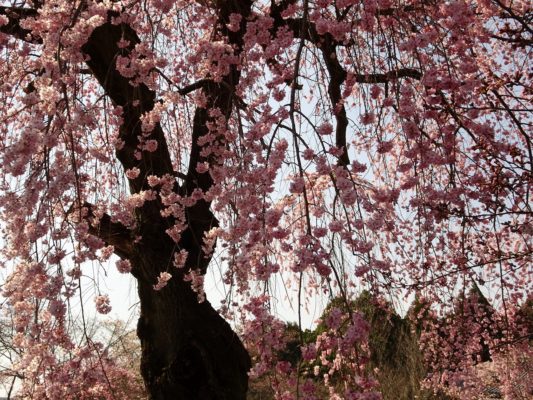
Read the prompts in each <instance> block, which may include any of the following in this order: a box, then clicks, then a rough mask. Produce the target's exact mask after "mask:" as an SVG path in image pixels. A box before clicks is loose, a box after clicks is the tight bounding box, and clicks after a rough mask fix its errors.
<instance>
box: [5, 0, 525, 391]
mask: <svg viewBox="0 0 533 400" xmlns="http://www.w3.org/2000/svg"><path fill="white" fill-rule="evenodd" d="M532 19H533V11H532V9H531V5H530V3H529V2H528V1H521V0H516V1H508V0H456V1H445V2H441V1H437V0H405V1H404V0H336V1H327V0H273V1H271V2H268V1H252V0H198V1H188V0H177V1H172V0H11V1H3V2H1V6H0V32H1V33H0V46H1V50H2V55H1V61H0V76H1V81H0V95H1V100H2V101H1V105H0V119H1V121H2V124H1V126H0V158H1V163H2V168H1V175H0V176H1V181H0V185H1V188H0V192H1V194H0V209H1V218H2V221H3V225H2V228H3V239H4V241H3V242H2V250H1V254H2V262H3V265H4V268H5V269H6V270H8V271H9V277H8V278H7V279H6V281H5V282H4V283H3V284H2V295H3V296H4V297H5V298H6V299H7V304H9V307H10V308H11V309H12V310H13V329H14V331H15V332H16V333H15V334H14V337H13V341H12V343H13V346H14V347H15V348H16V350H17V354H19V357H18V359H17V361H16V363H15V365H14V366H13V368H14V370H16V371H17V373H18V374H19V376H21V377H23V379H22V383H21V387H20V388H19V390H18V392H19V393H18V395H19V396H20V397H21V398H32V399H73V398H76V399H82V398H87V399H89V398H109V399H112V398H121V396H122V395H121V394H120V393H117V392H116V385H114V384H113V380H114V377H115V378H116V379H119V378H117V376H118V374H119V370H118V369H117V368H116V367H115V365H116V364H114V363H113V357H112V354H106V353H105V351H103V348H102V346H101V345H100V344H98V343H96V342H95V341H93V340H91V339H90V337H88V335H86V337H85V340H84V341H82V342H79V341H77V340H74V336H73V334H72V332H71V328H72V324H71V323H70V322H69V321H70V318H71V310H72V308H73V306H72V304H73V303H74V301H75V299H79V298H82V299H83V296H82V294H83V293H84V284H83V280H82V278H84V277H87V276H90V275H91V270H92V269H91V267H90V266H91V265H101V268H102V269H103V270H105V268H107V263H109V262H115V261H116V268H117V269H118V271H120V272H121V273H124V274H131V275H132V276H133V277H134V278H135V279H136V282H137V285H138V293H139V300H140V318H139V321H138V327H137V334H138V336H139V339H140V341H141V347H142V357H141V358H142V360H141V371H142V376H143V379H144V382H145V385H146V388H147V391H148V392H149V393H150V396H151V398H153V399H244V398H245V397H246V391H247V386H248V379H249V378H251V379H254V378H257V377H261V376H264V375H268V376H269V379H270V382H271V386H272V389H273V391H274V392H275V393H276V396H277V398H280V399H293V398H300V399H303V398H305V399H314V398H317V396H318V395H317V393H323V392H324V393H328V396H329V397H330V398H331V399H340V398H345V399H374V398H379V396H380V395H379V393H378V392H379V387H378V386H377V381H376V379H374V376H373V374H374V372H373V371H371V370H370V369H369V368H368V365H367V361H368V345H367V341H368V323H367V322H366V321H365V320H364V318H363V316H362V314H361V313H359V312H357V311H356V310H354V309H352V308H351V307H350V304H351V299H353V298H355V297H356V296H357V294H358V293H360V292H361V291H362V290H363V289H366V290H369V291H371V292H372V293H373V295H374V296H375V297H376V299H377V301H379V299H380V298H382V299H385V298H388V299H394V300H395V301H396V302H398V301H400V303H401V302H403V303H406V302H409V301H411V300H412V299H413V297H414V295H416V296H417V298H420V299H424V305H425V306H424V313H425V315H433V316H434V317H431V318H430V320H435V321H437V320H442V319H439V318H438V315H449V314H447V313H449V312H451V311H457V310H451V309H454V308H456V307H459V306H458V305H457V302H456V301H453V299H455V298H458V297H457V295H458V294H459V293H461V292H464V291H468V290H469V288H471V287H472V285H473V284H475V285H477V286H479V288H480V291H482V292H483V293H484V294H485V295H486V297H487V299H488V301H489V302H490V303H491V307H492V308H491V309H492V310H493V311H491V321H492V322H493V323H495V324H496V323H497V324H498V331H499V332H501V334H500V335H499V336H498V337H493V338H488V337H486V336H487V335H488V333H486V332H485V331H483V330H482V329H481V328H482V327H483V326H485V325H486V324H481V323H479V324H477V325H476V330H475V331H474V332H473V334H476V335H481V336H483V335H484V337H483V341H480V340H466V339H465V340H463V339H461V338H460V337H459V339H460V340H454V341H447V342H446V343H447V346H450V347H449V351H450V352H451V351H455V349H454V346H458V347H460V348H459V349H458V350H457V352H456V353H455V354H457V355H464V356H463V357H462V358H460V359H459V360H457V358H454V362H453V363H449V362H448V361H446V360H445V362H444V363H443V364H442V365H441V366H439V365H437V364H439V363H440V362H441V360H439V359H438V358H437V357H433V354H436V353H437V352H436V351H433V352H432V351H428V353H427V354H428V357H427V359H428V362H431V363H432V364H436V365H434V366H433V368H431V369H430V370H431V371H436V372H435V373H434V374H433V375H432V376H431V377H429V379H428V382H430V383H431V384H434V385H437V386H438V385H440V386H442V387H443V388H444V389H446V388H450V390H451V388H452V387H454V388H459V389H460V388H461V385H464V384H465V382H469V380H468V379H467V375H468V374H469V371H470V369H471V368H470V366H472V365H475V363H476V362H477V360H476V357H472V355H475V354H477V353H478V352H479V348H478V347H479V345H480V343H483V344H484V345H485V346H486V347H487V346H488V347H487V348H484V349H483V351H484V352H485V351H486V352H487V353H488V354H489V357H491V359H495V358H497V359H498V360H505V359H506V357H505V354H517V350H516V349H518V348H520V346H522V347H523V346H526V347H527V346H528V340H529V338H530V334H531V333H530V332H528V330H527V323H524V321H523V319H521V318H520V313H519V312H518V310H519V309H520V307H521V305H522V304H523V303H524V302H525V301H526V293H527V291H528V290H531V286H532V284H531V272H532V271H531V254H532V244H533V243H532V238H531V237H532V234H533V229H532V226H533V224H532V221H531V215H532V210H531V201H530V196H531V183H532V171H533V150H532V143H531V136H530V133H531V123H532V118H531V115H532V114H531V111H532V109H533V107H532V102H531V100H532V98H531V96H532V93H531V87H532V86H531V85H532V82H531V76H532V75H531V46H532V43H533V24H532ZM113 255H115V256H117V257H118V258H114V256H113ZM215 263H217V265H218V266H219V268H218V270H217V268H216V265H215ZM208 271H215V272H213V273H214V274H215V273H218V275H217V276H218V279H219V285H220V286H221V287H222V288H223V290H224V291H225V293H226V298H225V299H224V301H223V302H222V304H221V307H220V308H218V309H215V308H214V307H213V306H212V305H211V303H210V302H209V296H210V294H209V293H205V292H204V277H205V276H206V273H207V272H208ZM95 282H96V280H95ZM280 288H281V289H280ZM95 290H96V296H95V299H94V303H90V304H87V303H86V302H84V301H81V307H82V310H83V309H84V308H88V307H95V308H96V310H97V311H98V312H100V313H108V312H109V311H110V309H111V307H112V304H111V303H110V299H109V297H108V295H107V294H106V293H105V291H103V289H102V290H100V288H99V287H98V286H96V289H95ZM80 296H81V297H80ZM320 296H322V297H325V298H328V297H329V298H338V297H340V298H342V299H344V300H345V303H346V307H339V308H335V309H334V310H331V312H330V313H329V314H328V315H329V316H328V318H327V321H324V322H323V324H324V326H325V327H326V328H327V329H326V330H325V331H324V332H323V333H321V335H319V336H318V337H317V338H316V341H314V342H313V343H306V342H305V340H304V338H303V337H301V338H300V342H301V343H300V345H301V346H300V347H301V354H302V360H301V361H300V362H297V363H290V362H287V361H282V360H281V361H280V360H279V359H278V355H279V352H280V350H281V349H282V348H283V346H284V334H283V332H284V329H283V327H284V324H283V323H282V322H281V321H280V319H279V316H278V315H276V313H275V306H276V304H277V303H279V302H284V301H286V302H287V303H290V304H291V305H292V307H293V308H294V310H295V312H296V315H297V316H298V317H297V318H298V323H299V325H300V327H301V325H302V315H303V314H304V313H305V310H306V307H309V306H310V303H311V302H312V301H313V299H315V298H318V297H320ZM466 298H467V296H463V299H466ZM461 307H463V306H461ZM461 307H459V308H460V309H461ZM463 308H464V309H468V310H476V309H478V308H479V307H478V308H475V307H469V306H468V307H466V308H465V307H463ZM472 312H474V311H472ZM422 314H423V313H422ZM459 314H460V313H455V315H459ZM467 318H468V321H472V320H476V319H475V318H474V316H472V315H471V313H470V311H469V315H468V317H467ZM479 318H483V315H480V316H479ZM228 320H230V321H233V326H238V327H239V335H237V334H236V333H235V331H234V330H233V328H232V325H230V324H229V323H228V322H227V321H228ZM476 321H477V320H476ZM492 322H491V323H492ZM458 327H461V328H460V329H459V328H458ZM463 327H464V325H461V323H460V322H459V321H458V320H457V319H455V320H454V324H453V326H451V328H452V329H453V332H450V333H443V334H439V332H440V331H439V329H441V328H440V327H439V328H438V329H437V328H435V329H426V330H425V331H424V343H426V344H427V346H428V347H427V348H429V349H431V348H432V347H431V346H432V343H433V346H436V345H437V344H438V343H442V341H443V340H444V339H443V338H457V337H458V336H457V333H458V332H459V333H460V334H461V335H465V334H466V332H465V331H464V329H463ZM478 328H479V329H478ZM442 329H446V326H444V327H442ZM459 336H460V335H459ZM243 343H244V344H246V346H248V347H250V348H252V347H253V348H254V349H255V351H254V354H257V357H255V358H254V359H253V360H251V359H250V357H249V355H248V353H247V351H246V348H245V345H244V344H243ZM433 348H434V347H433ZM495 355H498V356H497V357H494V356H495ZM252 361H253V362H252ZM302 362H307V363H311V364H312V363H314V365H315V366H316V367H315V368H310V369H309V368H308V369H305V371H304V369H302V368H301V363H302ZM499 362H500V363H501V362H503V361H499ZM515 364H516V363H515ZM499 368H501V370H505V369H504V368H503V367H499ZM450 369H453V370H452V371H450ZM437 372H438V373H437ZM450 377H452V378H450ZM513 379H515V380H516V376H514V377H513ZM502 380H504V378H503V377H502ZM319 386H320V387H322V388H321V389H320V390H317V388H318V387H319ZM454 390H455V389H454Z"/></svg>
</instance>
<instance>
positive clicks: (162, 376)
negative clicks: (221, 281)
mask: <svg viewBox="0 0 533 400" xmlns="http://www.w3.org/2000/svg"><path fill="white" fill-rule="evenodd" d="M154 261H155V262H157V261H156V260H154ZM139 296H140V299H141V316H140V318H139V324H138V327H137V333H138V335H139V338H140V340H141V346H142V361H141V372H142V375H143V378H144V381H145V383H146V386H147V389H148V391H149V393H150V397H151V398H152V399H154V400H168V399H184V400H185V399H187V400H193V399H202V400H203V399H205V400H208V399H209V400H210V399H213V400H214V399H221V400H222V399H228V400H230V399H231V400H233V399H235V400H238V399H245V398H246V391H247V386H248V376H247V372H248V370H249V368H250V358H249V356H248V353H247V352H246V350H245V349H244V347H243V345H242V343H241V341H240V340H239V338H238V337H237V335H236V334H235V333H234V332H233V330H232V329H231V327H230V326H229V324H228V323H227V322H226V321H225V320H224V319H223V318H222V317H220V315H219V314H218V313H217V312H216V311H215V310H214V309H213V307H212V306H211V304H209V302H208V301H204V302H202V303H199V302H198V300H197V296H196V293H194V292H193V291H192V290H191V289H190V287H189V285H188V284H187V283H186V282H183V281H180V280H177V279H172V280H171V281H170V282H169V284H168V286H166V287H165V288H163V289H162V290H160V291H154V289H153V287H152V286H151V285H147V284H145V283H141V282H140V283H139Z"/></svg>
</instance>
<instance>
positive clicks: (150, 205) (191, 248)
mask: <svg viewBox="0 0 533 400" xmlns="http://www.w3.org/2000/svg"><path fill="white" fill-rule="evenodd" d="M219 6H220V8H219V9H218V12H219V21H218V22H217V24H216V26H215V27H214V30H215V33H216V35H219V36H220V37H221V38H223V37H225V38H227V40H228V41H229V42H230V43H232V44H233V45H234V46H235V52H236V54H238V53H239V52H240V50H241V49H242V45H243V44H242V36H243V34H244V31H245V22H246V19H245V18H244V17H246V16H247V15H249V14H250V10H251V3H250V2H249V0H242V1H236V2H233V1H232V2H221V4H220V5H219ZM232 13H240V14H241V15H242V16H243V21H242V22H241V27H240V30H239V32H230V31H228V30H227V27H226V26H227V23H228V22H229V16H230V15H231V14H232ZM112 16H113V15H112V14H110V18H111V17H112ZM120 39H127V41H128V42H129V46H128V47H127V48H126V49H119V48H118V46H117V42H118V41H119V40H120ZM138 43H140V38H139V37H138V36H137V34H136V32H135V31H134V30H133V29H132V28H131V27H130V26H129V25H126V24H120V25H115V24H113V23H111V22H110V21H108V22H107V23H105V24H103V25H102V26H100V27H98V28H96V29H95V30H94V31H93V33H92V34H91V37H90V38H89V40H88V42H87V43H86V44H85V45H84V46H83V49H82V50H83V51H84V53H85V54H86V55H87V56H88V60H87V65H88V66H89V67H90V69H91V71H92V72H93V74H94V76H95V77H96V79H97V80H98V81H99V82H100V84H101V85H102V87H103V88H104V89H105V90H106V93H107V94H108V95H109V97H110V98H111V99H112V100H113V102H114V104H115V105H117V106H121V107H122V117H123V120H124V122H123V124H122V126H121V127H120V138H121V140H122V141H123V143H124V145H123V146H122V147H121V149H119V150H117V158H118V160H119V161H120V162H121V164H122V165H123V167H124V169H129V168H133V167H135V168H139V169H140V174H139V176H138V177H137V178H135V179H131V180H130V181H129V184H130V191H131V193H139V192H141V191H142V190H156V191H157V190H158V189H157V188H152V187H151V186H150V185H148V182H147V180H146V178H147V177H148V176H149V175H155V176H158V177H163V176H168V175H170V176H173V175H174V174H175V172H174V170H173V165H172V161H171V156H170V153H169V150H168V147H167V143H166V140H165V135H164V133H163V130H162V128H161V126H160V125H159V124H156V126H155V127H154V129H153V131H152V132H151V134H150V138H151V139H155V140H156V141H157V143H158V147H157V149H156V151H155V152H147V151H142V158H141V160H138V159H137V158H136V157H135V154H136V151H137V150H138V147H139V137H141V136H142V135H143V133H142V132H141V128H140V127H141V123H140V121H141V117H142V115H143V114H144V113H145V112H146V111H150V110H152V109H153V107H154V103H155V101H156V93H155V92H154V91H152V90H150V89H149V88H148V87H146V86H145V85H142V84H141V85H138V86H136V87H134V86H132V85H131V84H130V82H129V79H127V78H125V77H123V76H122V75H121V74H120V73H119V72H118V71H116V68H115V59H116V56H117V55H118V54H128V52H129V51H131V50H132V49H133V48H134V46H135V45H136V44H138ZM239 78H240V71H239V69H238V68H237V66H234V65H233V66H231V68H230V73H229V74H228V75H227V76H225V77H224V79H223V82H221V83H217V82H213V81H212V80H210V79H206V80H205V81H204V82H203V83H202V85H199V86H198V87H199V88H201V89H202V90H203V92H204V94H205V95H206V98H207V100H208V101H207V103H208V104H207V106H206V107H205V108H197V109H196V111H195V114H194V118H193V121H192V122H193V126H192V144H191V151H190V160H189V169H188V171H187V174H186V179H185V180H184V182H183V184H182V185H178V183H177V182H176V183H175V185H174V191H175V192H176V193H178V194H179V195H181V196H183V197H187V196H189V195H190V194H191V193H192V192H193V191H194V190H201V191H202V192H204V193H205V192H207V191H208V190H209V189H210V188H211V186H212V184H213V181H212V178H211V176H210V174H209V173H205V174H200V173H198V172H197V170H196V167H197V165H198V163H203V162H207V163H209V164H210V165H216V164H217V160H216V159H215V158H214V157H213V156H210V155H204V153H203V151H202V146H201V145H200V144H199V139H200V138H201V137H202V136H203V135H205V134H207V133H209V130H208V125H209V124H210V123H211V124H212V123H213V122H214V121H213V120H212V118H211V117H210V114H209V110H212V109H217V110H218V111H220V112H221V113H222V115H223V116H224V117H225V118H226V121H228V119H229V117H230V115H231V112H232V108H233V101H234V95H235V94H234V91H235V88H236V86H237V84H238V82H239ZM216 145H218V146H222V147H223V146H224V138H223V137H220V138H217V143H216ZM164 208H165V207H164V205H163V204H162V203H161V202H160V200H159V199H158V200H154V201H149V202H146V203H145V204H144V205H143V206H142V207H140V208H138V209H137V210H136V217H137V218H136V220H137V228H136V230H135V232H128V231H127V230H125V229H122V228H121V227H120V226H119V224H116V223H113V222H111V219H110V218H109V217H106V218H104V219H101V220H100V225H99V227H98V228H97V229H96V228H94V229H92V233H93V234H95V235H97V236H99V237H101V238H102V239H103V240H105V241H106V242H108V243H109V244H113V245H114V246H115V249H116V253H117V254H118V255H120V256H121V257H124V258H128V259H129V260H130V262H131V263H132V274H133V275H134V276H135V277H136V278H137V280H138V285H139V297H140V302H141V316H140V318H139V324H138V328H137V332H138V336H139V338H140V340H141V346H142V360H141V372H142V375H143V378H144V381H145V384H146V387H147V389H148V391H149V394H150V398H151V399H154V400H170V399H184V400H185V399H186V400H195V399H199V400H204V399H205V400H210V399H213V400H214V399H217V400H218V399H220V400H222V399H228V400H239V399H245V398H246V391H247V386H248V370H249V369H250V365H251V363H250V357H249V355H248V353H247V352H246V350H245V348H244V346H243V345H242V343H241V341H240V340H239V338H238V337H237V335H236V334H235V333H234V332H233V330H232V329H231V327H230V326H229V324H228V323H227V322H226V321H225V320H224V319H223V318H222V317H221V316H220V315H219V314H218V313H217V312H216V311H215V310H214V309H213V307H212V306H211V304H210V303H209V302H208V301H204V302H202V303H199V302H198V298H197V295H196V293H194V292H193V290H192V289H191V287H190V284H189V283H188V282H185V281H184V279H183V277H184V274H185V273H188V272H189V271H192V270H194V271H198V272H199V273H201V274H205V273H206V270H207V266H208V263H209V261H210V257H208V256H207V255H206V254H204V252H203V250H202V245H203V237H204V234H205V232H207V231H208V230H209V229H211V228H212V227H213V226H214V225H216V219H215V218H214V216H213V214H212V212H211V210H210V204H209V203H208V202H206V201H203V200H200V201H198V202H197V203H196V204H195V205H193V206H191V207H188V208H187V209H185V210H184V211H185V217H186V223H187V228H186V229H185V231H184V232H182V233H181V240H180V241H179V243H175V242H174V241H173V240H172V239H171V238H170V236H169V235H167V233H166V230H167V229H168V228H170V227H171V226H173V224H174V223H175V220H174V219H173V217H168V218H164V217H162V216H161V211H162V210H163V209H164ZM133 237H139V238H140V241H139V240H131V238H133ZM182 249H183V250H186V251H187V252H188V257H187V260H186V263H185V265H184V266H183V267H182V268H180V269H179V270H178V269H177V268H175V267H174V266H173V264H172V260H173V258H174V252H176V251H179V250H182ZM161 272H170V273H171V275H172V276H173V277H172V279H171V280H170V281H169V282H168V284H167V286H166V287H164V288H162V289H161V290H159V291H156V290H154V288H153V284H154V283H155V282H156V278H157V276H158V275H159V274H160V273H161Z"/></svg>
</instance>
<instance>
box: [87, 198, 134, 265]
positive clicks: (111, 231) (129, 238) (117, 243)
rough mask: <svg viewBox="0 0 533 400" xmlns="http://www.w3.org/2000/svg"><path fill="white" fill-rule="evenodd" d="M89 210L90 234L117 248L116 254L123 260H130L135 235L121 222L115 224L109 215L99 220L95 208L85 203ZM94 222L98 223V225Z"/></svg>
mask: <svg viewBox="0 0 533 400" xmlns="http://www.w3.org/2000/svg"><path fill="white" fill-rule="evenodd" d="M83 206H84V208H85V209H86V210H87V212H86V214H85V217H84V218H85V219H87V221H88V222H89V233H90V234H91V235H93V236H96V237H97V238H99V239H101V240H103V241H104V242H105V243H106V244H107V245H111V246H113V247H114V248H115V254H116V255H118V256H119V257H122V258H130V257H131V256H132V254H133V234H132V232H131V230H130V229H128V228H126V227H125V226H124V225H122V224H121V223H119V222H113V221H112V219H111V217H110V216H109V215H108V214H104V215H103V216H102V217H100V218H98V217H97V216H96V215H95V214H94V206H93V205H92V204H90V203H84V205H83ZM93 221H98V222H97V223H96V224H94V223H93Z"/></svg>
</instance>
